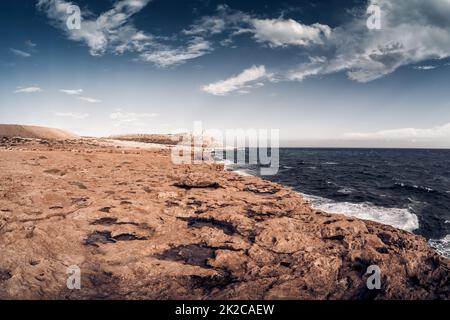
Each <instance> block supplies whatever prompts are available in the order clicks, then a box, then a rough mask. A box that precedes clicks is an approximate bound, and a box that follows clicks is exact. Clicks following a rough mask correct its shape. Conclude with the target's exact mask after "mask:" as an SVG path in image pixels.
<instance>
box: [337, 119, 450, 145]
mask: <svg viewBox="0 0 450 320" xmlns="http://www.w3.org/2000/svg"><path fill="white" fill-rule="evenodd" d="M344 138H348V139H354V140H405V141H416V140H431V139H433V140H444V139H445V140H447V141H448V139H450V123H447V124H444V125H441V126H436V127H433V128H400V129H390V130H381V131H377V132H368V133H346V134H344Z"/></svg>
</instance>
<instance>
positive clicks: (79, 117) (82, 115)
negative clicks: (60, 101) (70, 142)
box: [55, 112, 89, 120]
mask: <svg viewBox="0 0 450 320" xmlns="http://www.w3.org/2000/svg"><path fill="white" fill-rule="evenodd" d="M55 115H56V116H58V117H67V118H73V119H77V120H82V119H86V118H88V117H89V114H88V113H76V112H57V113H55Z"/></svg>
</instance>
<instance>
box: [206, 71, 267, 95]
mask: <svg viewBox="0 0 450 320" xmlns="http://www.w3.org/2000/svg"><path fill="white" fill-rule="evenodd" d="M270 77H271V74H268V73H267V71H266V68H265V66H258V67H257V66H252V67H251V68H249V69H246V70H244V71H242V72H241V73H240V74H238V75H236V76H233V77H231V78H228V79H226V80H221V81H218V82H215V83H211V84H208V85H205V86H203V87H202V90H203V91H205V92H207V93H210V94H213V95H216V96H226V95H228V94H230V93H231V92H233V91H240V93H241V94H244V93H248V90H245V89H246V88H251V87H253V85H252V83H253V82H255V81H257V80H261V79H264V78H270ZM260 83H261V82H258V84H257V86H261V85H260Z"/></svg>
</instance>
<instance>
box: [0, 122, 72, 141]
mask: <svg viewBox="0 0 450 320" xmlns="http://www.w3.org/2000/svg"><path fill="white" fill-rule="evenodd" d="M0 137H7V138H13V137H21V138H33V139H55V140H56V139H76V138H79V136H77V135H76V134H73V133H70V132H67V131H63V130H61V129H54V128H46V127H37V126H23V125H16V124H0Z"/></svg>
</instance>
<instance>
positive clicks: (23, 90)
mask: <svg viewBox="0 0 450 320" xmlns="http://www.w3.org/2000/svg"><path fill="white" fill-rule="evenodd" d="M42 91H43V90H42V89H41V88H39V87H37V86H33V87H26V88H21V87H18V88H17V90H16V91H14V93H37V92H42Z"/></svg>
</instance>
